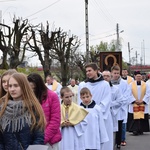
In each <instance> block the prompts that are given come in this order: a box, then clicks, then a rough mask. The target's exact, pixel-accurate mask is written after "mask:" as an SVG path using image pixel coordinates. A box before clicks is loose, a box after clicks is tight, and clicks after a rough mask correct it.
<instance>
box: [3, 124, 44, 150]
mask: <svg viewBox="0 0 150 150" xmlns="http://www.w3.org/2000/svg"><path fill="white" fill-rule="evenodd" d="M36 144H40V145H43V144H44V132H42V131H40V130H33V131H30V127H29V126H28V125H27V124H25V126H24V127H23V128H22V130H20V131H19V132H17V133H15V132H13V133H12V132H11V129H10V131H7V128H6V130H5V131H1V132H0V150H26V149H27V147H28V146H29V145H36Z"/></svg>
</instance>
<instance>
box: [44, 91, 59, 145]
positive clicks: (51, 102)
mask: <svg viewBox="0 0 150 150" xmlns="http://www.w3.org/2000/svg"><path fill="white" fill-rule="evenodd" d="M47 91H48V96H47V99H46V100H43V101H42V108H43V111H44V114H45V117H46V121H47V125H46V129H45V143H49V144H50V145H53V144H54V143H57V142H59V141H60V140H61V132H60V121H61V112H60V102H59V99H58V96H57V94H56V93H54V92H53V91H51V90H47Z"/></svg>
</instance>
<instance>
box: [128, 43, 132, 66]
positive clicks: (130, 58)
mask: <svg viewBox="0 0 150 150" xmlns="http://www.w3.org/2000/svg"><path fill="white" fill-rule="evenodd" d="M128 52H129V65H131V55H130V52H131V50H130V43H129V42H128Z"/></svg>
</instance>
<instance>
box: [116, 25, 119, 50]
mask: <svg viewBox="0 0 150 150" xmlns="http://www.w3.org/2000/svg"><path fill="white" fill-rule="evenodd" d="M116 33H117V41H116V51H119V24H118V23H117V26H116Z"/></svg>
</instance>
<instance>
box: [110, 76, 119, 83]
mask: <svg viewBox="0 0 150 150" xmlns="http://www.w3.org/2000/svg"><path fill="white" fill-rule="evenodd" d="M120 81H121V77H119V79H118V80H111V83H112V84H113V85H117V84H120Z"/></svg>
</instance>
